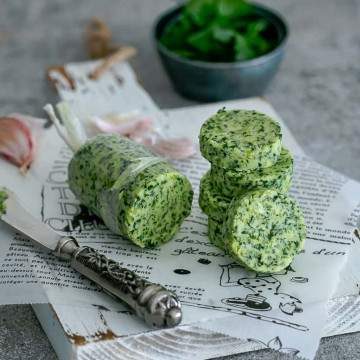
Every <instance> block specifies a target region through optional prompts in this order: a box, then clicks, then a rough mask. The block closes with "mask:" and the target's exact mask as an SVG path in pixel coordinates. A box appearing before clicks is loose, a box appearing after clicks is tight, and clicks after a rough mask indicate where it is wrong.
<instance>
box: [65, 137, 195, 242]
mask: <svg viewBox="0 0 360 360" xmlns="http://www.w3.org/2000/svg"><path fill="white" fill-rule="evenodd" d="M69 185H70V188H71V190H72V191H73V192H74V194H75V195H76V196H77V197H78V199H79V200H80V202H81V203H83V204H84V205H86V206H87V207H88V208H89V209H90V210H91V211H93V212H94V213H95V214H96V215H98V216H100V217H101V218H102V219H103V221H104V223H105V224H106V225H107V226H108V227H109V228H110V229H111V230H112V231H114V232H115V233H117V234H120V235H122V236H124V237H126V238H128V239H129V240H131V241H132V242H134V243H135V244H137V245H139V246H140V247H151V246H156V245H160V244H162V243H164V242H166V241H168V240H170V239H171V238H172V237H173V236H174V235H175V233H176V232H177V231H178V230H179V227H180V225H181V223H182V222H183V220H184V219H185V217H187V216H188V215H189V214H190V210H191V203H192V197H193V192H192V189H191V184H190V182H189V181H188V179H187V178H186V177H185V176H184V175H182V174H181V173H179V172H178V171H177V170H175V169H174V168H173V167H172V166H171V165H170V164H169V163H167V162H165V161H162V160H161V159H159V158H156V157H154V155H153V154H151V153H150V152H149V151H148V150H147V149H146V148H145V147H143V146H141V145H139V144H136V143H134V142H133V141H131V140H129V139H127V138H123V137H120V136H117V135H109V134H102V135H98V136H96V137H94V138H92V139H90V140H88V141H87V142H86V143H85V144H84V145H83V146H82V147H81V148H80V149H79V150H78V151H77V152H76V153H75V155H74V156H73V158H72V160H71V162H70V164H69Z"/></svg>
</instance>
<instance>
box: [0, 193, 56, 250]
mask: <svg viewBox="0 0 360 360" xmlns="http://www.w3.org/2000/svg"><path fill="white" fill-rule="evenodd" d="M3 191H5V192H6V193H7V195H8V198H7V200H6V213H5V214H4V215H2V217H1V220H3V221H4V222H6V223H7V224H8V225H10V226H11V227H13V228H14V229H16V230H17V231H20V232H21V233H22V234H24V235H26V236H27V237H29V238H31V240H33V241H34V242H35V243H36V244H37V245H39V246H41V247H43V248H45V249H47V250H52V251H55V249H56V246H57V244H58V242H59V241H60V239H61V238H62V236H61V235H59V234H58V233H56V232H55V231H53V230H52V229H51V228H50V227H49V226H47V225H46V224H44V223H43V222H41V221H39V220H38V219H36V218H34V217H33V216H32V215H31V214H30V213H29V212H28V211H27V210H26V209H25V208H24V207H23V206H22V205H20V201H19V200H18V198H17V196H16V195H15V194H14V193H13V192H12V191H10V190H8V189H4V190H3Z"/></svg>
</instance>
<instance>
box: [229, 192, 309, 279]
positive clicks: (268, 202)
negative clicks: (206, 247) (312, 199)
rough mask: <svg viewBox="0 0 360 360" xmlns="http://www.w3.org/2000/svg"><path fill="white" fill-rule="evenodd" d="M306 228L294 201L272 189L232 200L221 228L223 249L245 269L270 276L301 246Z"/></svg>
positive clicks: (287, 263)
mask: <svg viewBox="0 0 360 360" xmlns="http://www.w3.org/2000/svg"><path fill="white" fill-rule="evenodd" d="M305 237H306V228H305V223H304V218H303V215H302V212H301V210H300V208H299V206H298V205H297V203H296V201H295V200H294V199H292V198H291V197H289V196H288V195H286V194H282V193H279V192H278V191H276V190H274V189H267V190H264V189H263V190H254V191H250V192H248V193H247V194H245V195H244V196H241V197H239V198H237V199H234V200H233V201H232V203H231V204H230V206H229V209H228V214H227V220H226V222H225V226H224V243H225V248H226V250H227V251H228V252H229V254H230V256H232V257H233V258H234V259H235V260H236V261H237V262H239V263H240V264H243V265H244V266H246V267H247V268H249V269H251V270H254V271H257V272H260V273H272V272H277V271H280V270H283V269H285V268H286V267H287V266H288V265H289V264H290V263H291V261H292V260H293V258H294V256H295V255H296V254H298V253H299V252H300V251H301V250H302V249H303V247H304V241H305Z"/></svg>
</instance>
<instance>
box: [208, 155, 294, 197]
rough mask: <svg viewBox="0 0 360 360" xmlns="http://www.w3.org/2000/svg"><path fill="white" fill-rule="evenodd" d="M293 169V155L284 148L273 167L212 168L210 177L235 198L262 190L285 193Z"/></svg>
mask: <svg viewBox="0 0 360 360" xmlns="http://www.w3.org/2000/svg"><path fill="white" fill-rule="evenodd" d="M293 168H294V161H293V157H292V155H291V154H290V152H289V150H287V149H285V148H282V150H281V153H280V157H279V160H278V161H277V162H276V163H275V164H274V165H272V166H269V167H266V168H260V169H258V170H253V171H232V170H225V169H223V168H221V167H217V166H212V167H211V172H210V176H211V179H212V181H213V183H214V184H215V185H216V186H217V187H218V188H219V189H220V190H221V192H222V193H223V194H224V195H226V196H232V197H233V196H236V195H241V194H243V193H244V192H246V191H249V190H254V189H260V188H264V189H265V188H266V189H268V188H274V189H277V190H278V191H280V192H283V193H285V192H287V191H288V190H289V188H290V186H291V181H292V174H293Z"/></svg>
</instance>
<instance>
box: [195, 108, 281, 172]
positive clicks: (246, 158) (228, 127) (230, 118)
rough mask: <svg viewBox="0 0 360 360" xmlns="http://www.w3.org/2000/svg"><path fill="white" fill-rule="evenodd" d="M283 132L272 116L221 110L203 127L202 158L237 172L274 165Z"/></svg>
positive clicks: (200, 136) (278, 154)
mask: <svg viewBox="0 0 360 360" xmlns="http://www.w3.org/2000/svg"><path fill="white" fill-rule="evenodd" d="M281 140H282V134H281V128H280V126H279V124H278V123H277V122H276V121H274V120H273V119H271V118H270V117H269V116H267V115H265V114H262V113H259V112H257V111H254V110H253V111H250V110H229V111H227V110H224V109H222V110H219V111H218V112H217V113H216V114H215V115H214V116H212V117H210V118H209V119H208V120H206V121H205V123H204V124H203V125H202V127H201V130H200V135H199V141H200V150H201V153H202V155H203V156H204V157H205V158H206V159H207V160H209V161H210V162H211V164H212V165H215V166H218V167H222V168H224V169H231V170H233V171H244V170H254V169H259V168H265V167H268V166H271V165H274V164H275V162H276V161H277V160H278V158H279V156H280V152H281Z"/></svg>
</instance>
